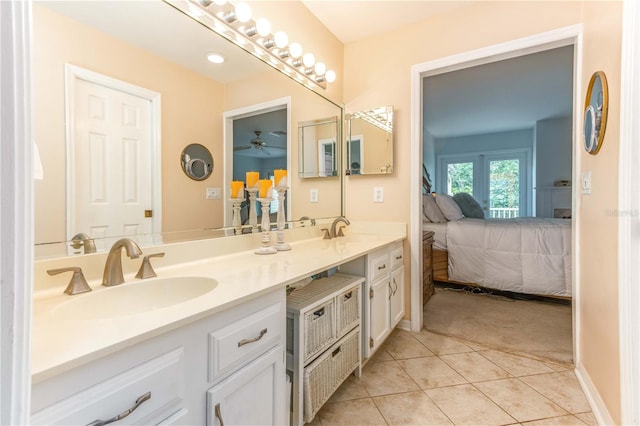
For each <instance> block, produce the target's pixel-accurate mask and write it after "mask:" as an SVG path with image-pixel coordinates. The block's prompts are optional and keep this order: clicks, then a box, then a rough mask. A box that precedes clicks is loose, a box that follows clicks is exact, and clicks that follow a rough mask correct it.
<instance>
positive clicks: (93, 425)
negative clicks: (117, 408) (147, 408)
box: [87, 392, 151, 426]
mask: <svg viewBox="0 0 640 426" xmlns="http://www.w3.org/2000/svg"><path fill="white" fill-rule="evenodd" d="M149 399H151V392H147V393H145V394H144V395H142V396H140V397H138V399H136V403H135V404H134V405H133V407H131V408H129V409H128V410H125V411H123V412H122V413H120V414H118V415H117V416H114V417H111V418H110V419H107V420H94V421H92V422H91V423H89V424H88V425H87V426H103V425H108V424H109V423H113V422H117V421H119V420H122V419H124V418H125V417H127V416H128V415H129V414H131V413H133V412H134V411H135V410H136V408H138V407H139V406H140V405H141V404H142V403H143V402H145V401H147V400H149Z"/></svg>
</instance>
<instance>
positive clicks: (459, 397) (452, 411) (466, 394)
mask: <svg viewBox="0 0 640 426" xmlns="http://www.w3.org/2000/svg"><path fill="white" fill-rule="evenodd" d="M425 393H426V394H427V395H429V398H431V399H432V400H433V402H435V403H436V405H437V406H438V407H439V408H440V409H441V410H442V411H443V412H444V413H445V414H446V415H447V417H449V419H451V421H453V423H454V424H456V425H473V426H477V425H485V426H489V425H507V424H513V423H516V422H515V420H514V419H513V418H512V417H511V416H509V415H508V414H507V413H505V412H504V410H502V409H501V408H500V407H498V406H497V405H496V404H495V403H494V402H493V401H491V400H490V399H489V398H487V397H486V396H485V395H484V394H482V392H480V391H479V390H478V389H476V388H475V387H473V386H472V385H459V386H451V387H446V388H437V389H428V390H426V391H425Z"/></svg>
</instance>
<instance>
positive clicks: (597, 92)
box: [584, 71, 609, 155]
mask: <svg viewBox="0 0 640 426" xmlns="http://www.w3.org/2000/svg"><path fill="white" fill-rule="evenodd" d="M608 110H609V88H608V86H607V77H606V76H605V75H604V72H602V71H596V72H595V73H593V75H592V76H591V80H590V81H589V86H588V87H587V96H586V98H585V102H584V149H585V150H586V151H587V152H588V153H589V154H591V155H596V154H597V153H598V151H600V148H601V147H602V141H603V140H604V132H605V130H606V128H607V112H608Z"/></svg>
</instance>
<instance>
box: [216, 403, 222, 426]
mask: <svg viewBox="0 0 640 426" xmlns="http://www.w3.org/2000/svg"><path fill="white" fill-rule="evenodd" d="M216 417H217V418H218V421H219V422H220V426H224V421H223V420H222V412H221V411H220V403H219V402H218V403H217V404H216Z"/></svg>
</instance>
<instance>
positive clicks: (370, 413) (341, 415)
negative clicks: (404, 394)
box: [316, 398, 387, 426]
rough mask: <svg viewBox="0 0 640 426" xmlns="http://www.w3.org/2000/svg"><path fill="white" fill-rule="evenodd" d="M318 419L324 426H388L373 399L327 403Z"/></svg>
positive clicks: (319, 413)
mask: <svg viewBox="0 0 640 426" xmlns="http://www.w3.org/2000/svg"><path fill="white" fill-rule="evenodd" d="M316 418H320V422H321V424H322V426H330V425H386V424H387V422H385V420H384V418H383V417H382V414H380V411H378V408H377V407H376V405H375V404H374V403H373V400H372V399H371V398H365V399H356V400H353V401H341V402H327V403H326V404H324V406H323V407H322V408H321V409H320V412H318V414H317V415H316Z"/></svg>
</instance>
